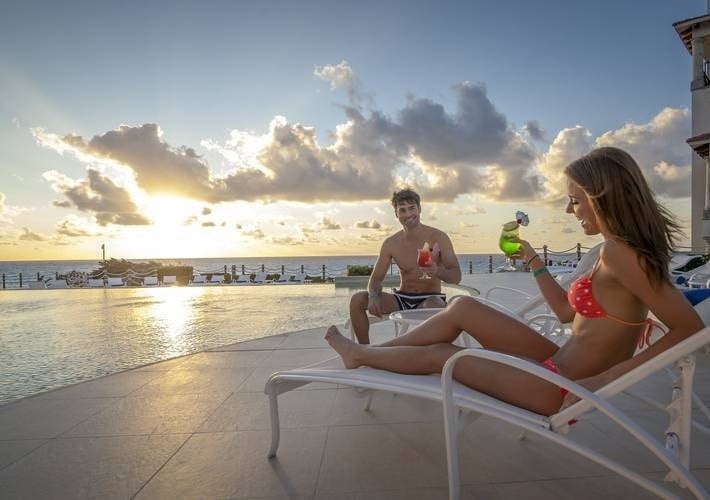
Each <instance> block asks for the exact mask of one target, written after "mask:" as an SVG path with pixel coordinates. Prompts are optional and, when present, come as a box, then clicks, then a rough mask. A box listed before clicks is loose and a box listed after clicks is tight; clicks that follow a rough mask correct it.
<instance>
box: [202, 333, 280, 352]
mask: <svg viewBox="0 0 710 500" xmlns="http://www.w3.org/2000/svg"><path fill="white" fill-rule="evenodd" d="M284 340H286V335H274V336H271V337H264V338H260V339H254V340H246V341H244V342H237V343H236V344H230V345H226V346H220V347H215V348H214V349H208V350H209V351H261V350H269V349H276V348H278V347H280V346H281V344H283V342H284Z"/></svg>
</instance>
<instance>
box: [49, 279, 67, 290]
mask: <svg viewBox="0 0 710 500" xmlns="http://www.w3.org/2000/svg"><path fill="white" fill-rule="evenodd" d="M48 288H69V284H68V283H67V280H52V281H50V282H49V287H48Z"/></svg>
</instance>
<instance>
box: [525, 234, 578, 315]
mask: <svg viewBox="0 0 710 500" xmlns="http://www.w3.org/2000/svg"><path fill="white" fill-rule="evenodd" d="M517 241H518V243H520V245H521V248H520V251H519V252H518V253H517V254H516V257H517V258H520V259H523V261H524V262H525V263H527V265H528V267H529V268H530V270H531V271H532V274H533V277H534V279H535V282H536V283H537V287H538V288H539V289H540V293H542V296H543V297H545V301H546V302H547V305H548V306H550V309H552V312H553V313H555V316H557V319H559V320H560V321H561V322H562V323H569V322H570V321H572V320H573V319H574V314H575V313H574V311H573V310H572V308H571V307H570V305H569V303H568V302H567V292H566V291H565V289H564V288H562V286H561V285H560V284H559V283H558V282H557V280H556V279H555V278H554V277H553V276H552V275H551V274H550V273H549V272H547V271H541V269H542V268H544V267H545V263H544V262H543V261H542V257H540V256H539V255H538V254H537V252H536V251H535V249H534V248H533V247H532V246H531V245H530V243H529V242H527V241H525V240H520V239H519V240H517Z"/></svg>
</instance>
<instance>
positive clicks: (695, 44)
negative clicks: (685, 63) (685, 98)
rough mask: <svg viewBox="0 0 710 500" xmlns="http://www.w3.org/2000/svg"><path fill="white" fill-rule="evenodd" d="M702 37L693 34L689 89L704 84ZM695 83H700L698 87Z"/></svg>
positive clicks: (703, 40)
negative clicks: (691, 71)
mask: <svg viewBox="0 0 710 500" xmlns="http://www.w3.org/2000/svg"><path fill="white" fill-rule="evenodd" d="M704 42H705V39H704V37H701V36H697V35H693V41H692V49H693V68H692V69H693V75H692V83H691V90H694V89H696V88H702V87H703V86H704V85H705V82H704V80H703V75H704V72H703V69H704V68H703V61H704V59H705V48H704ZM697 85H700V86H699V87H698V86H697Z"/></svg>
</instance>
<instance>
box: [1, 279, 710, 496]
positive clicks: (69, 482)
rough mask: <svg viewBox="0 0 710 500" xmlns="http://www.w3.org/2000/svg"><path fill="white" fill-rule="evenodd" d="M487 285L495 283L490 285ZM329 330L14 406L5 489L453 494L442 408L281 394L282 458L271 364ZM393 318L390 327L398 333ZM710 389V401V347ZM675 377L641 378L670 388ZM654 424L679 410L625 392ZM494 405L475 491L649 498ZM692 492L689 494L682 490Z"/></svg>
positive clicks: (699, 454) (467, 458) (596, 431)
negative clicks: (659, 408) (651, 405)
mask: <svg viewBox="0 0 710 500" xmlns="http://www.w3.org/2000/svg"><path fill="white" fill-rule="evenodd" d="M479 286H480V283H479ZM324 330H325V329H324V328H316V329H312V330H305V331H301V332H294V333H290V334H286V335H281V336H278V337H270V338H266V339H260V340H255V341H251V342H245V343H241V344H235V345H231V346H227V347H223V348H220V349H215V350H211V351H206V352H202V353H198V354H194V355H191V356H185V357H182V358H178V359H174V360H169V361H165V362H162V363H156V364H153V365H149V366H144V367H141V368H137V369H134V370H130V371H126V372H122V373H119V374H116V375H111V376H107V377H104V378H101V379H98V380H94V381H91V382H86V383H82V384H78V385H75V386H71V387H67V388H63V389H59V390H55V391H51V392H48V393H45V394H43V395H40V396H36V397H31V398H26V399H23V400H20V401H17V402H14V403H11V404H8V405H5V406H0V497H2V498H8V499H14V498H28V499H39V498H102V499H104V498H121V499H123V498H132V497H137V498H169V499H175V498H186V499H194V498H210V499H218V498H240V499H243V498H254V499H256V498H259V499H284V498H303V499H315V498H317V499H382V500H384V499H394V500H398V499H401V500H404V499H407V500H409V499H445V498H447V494H448V493H447V488H446V459H445V451H444V436H443V425H442V421H441V409H440V407H439V405H437V404H434V403H430V402H425V401H420V400H417V399H412V398H409V397H405V396H393V395H391V394H387V393H378V394H377V395H376V396H375V400H374V403H373V407H372V410H371V411H369V412H366V411H363V406H364V401H365V400H364V399H363V396H362V395H361V394H358V393H357V392H356V391H354V390H352V389H349V388H337V387H334V386H328V385H325V384H318V385H316V384H311V385H308V386H305V387H303V388H301V389H299V390H297V391H292V392H290V393H286V394H284V395H283V396H281V397H280V412H281V422H282V437H281V445H280V447H279V452H278V455H277V458H276V459H275V460H268V459H267V458H266V452H267V450H268V447H269V443H270V430H269V429H270V427H269V417H268V401H267V398H266V396H265V395H264V393H263V387H264V383H265V381H266V379H267V377H268V375H269V374H271V373H272V372H273V371H276V370H280V369H287V368H291V367H298V366H303V365H306V364H309V363H313V362H317V361H321V360H323V359H326V358H328V357H331V356H332V354H333V353H332V351H331V350H330V349H329V348H327V346H326V344H325V343H324V341H323V340H322V336H323V333H324ZM391 331H392V326H391V324H389V323H382V324H379V325H377V326H376V328H375V332H374V338H375V341H376V340H377V338H378V337H379V338H384V336H387V335H391ZM698 362H699V368H698V371H697V374H696V392H697V393H698V394H699V395H700V396H701V398H702V399H703V400H704V401H708V400H710V356H707V355H699V356H698ZM667 388H668V383H667V381H666V380H665V379H663V378H658V379H656V380H654V381H648V382H646V383H644V384H643V387H640V388H639V389H640V390H641V391H643V392H646V393H656V394H658V395H659V397H662V398H663V399H664V400H666V399H667V398H668V396H669V394H670V391H669V390H668V389H667ZM623 404H624V405H625V407H627V408H628V409H629V411H630V412H632V414H633V416H634V417H635V418H637V419H639V420H640V421H642V422H644V424H645V425H646V426H647V427H648V428H649V429H653V430H656V431H658V430H662V429H663V428H664V420H663V419H662V418H659V415H658V414H657V413H654V412H650V411H649V410H646V409H645V408H642V407H640V406H639V405H638V404H637V403H635V402H634V401H632V400H630V399H627V400H624V401H623ZM573 435H574V436H575V439H579V440H580V441H585V442H596V443H598V446H599V448H600V449H601V450H603V451H604V452H607V453H609V454H611V455H613V456H614V457H615V458H617V459H618V460H620V461H622V462H623V463H626V464H629V465H630V466H631V467H632V468H633V469H635V470H639V471H641V472H643V473H644V475H647V476H648V477H650V478H653V479H654V480H661V478H662V477H663V473H662V472H661V471H662V468H661V466H660V463H659V462H658V461H657V460H655V459H653V458H651V457H649V456H648V454H646V453H645V452H643V450H641V453H639V450H640V448H639V447H638V446H637V445H634V444H633V443H631V442H630V440H629V439H627V438H626V437H624V436H623V435H621V433H620V432H619V431H618V430H617V429H615V428H613V427H610V426H609V424H608V423H607V422H606V421H605V420H604V419H603V418H602V417H601V416H600V415H598V414H592V415H589V416H586V417H585V418H584V419H583V421H582V422H580V424H578V425H576V426H575V428H574V429H573ZM518 436H519V432H518V431H517V430H516V429H514V428H511V427H509V426H507V425H505V424H501V423H500V422H497V421H494V420H491V419H489V418H486V417H482V418H481V419H479V420H478V421H476V422H474V423H473V424H472V425H471V426H470V427H469V428H468V429H467V430H465V431H464V432H462V433H461V435H460V437H459V447H460V450H459V451H460V457H461V469H462V485H463V486H462V497H463V498H479V499H507V498H533V499H535V498H540V499H544V500H549V499H550V498H576V499H587V498H588V499H598V498H605V500H611V499H616V498H619V499H621V498H624V499H626V498H648V497H649V495H648V494H646V493H645V492H644V491H642V490H640V489H639V488H637V487H636V486H634V485H633V484H631V483H629V482H628V481H626V480H624V479H621V478H619V477H618V476H615V475H614V474H612V473H610V472H609V471H607V470H606V469H603V468H601V467H598V466H596V465H594V464H592V463H591V462H589V461H587V460H585V459H582V458H579V457H578V456H576V455H574V454H572V453H570V452H568V451H566V450H564V449H561V448H559V447H558V446H556V445H553V444H550V443H548V442H546V441H543V440H542V439H540V438H537V437H535V436H528V437H527V438H526V439H525V440H522V441H521V440H519V439H518ZM692 464H693V469H694V470H695V471H696V476H697V477H698V478H699V479H700V480H701V481H702V482H703V484H704V485H705V486H706V488H708V489H710V438H708V437H707V436H704V435H703V434H701V433H697V432H696V433H694V447H693V450H692ZM677 491H678V494H679V495H680V496H682V497H689V495H688V493H687V492H685V491H683V490H679V489H677Z"/></svg>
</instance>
